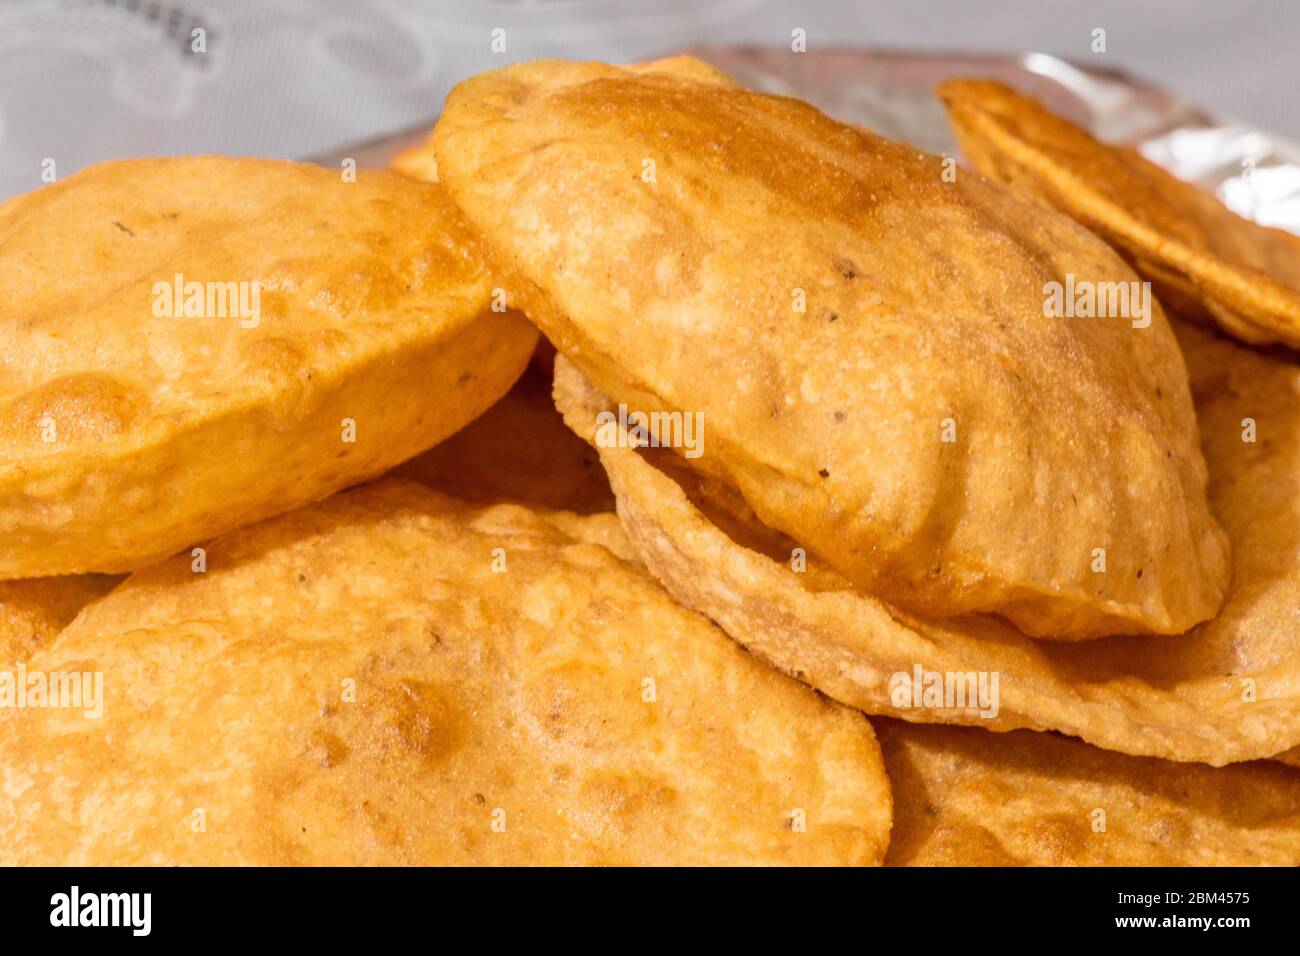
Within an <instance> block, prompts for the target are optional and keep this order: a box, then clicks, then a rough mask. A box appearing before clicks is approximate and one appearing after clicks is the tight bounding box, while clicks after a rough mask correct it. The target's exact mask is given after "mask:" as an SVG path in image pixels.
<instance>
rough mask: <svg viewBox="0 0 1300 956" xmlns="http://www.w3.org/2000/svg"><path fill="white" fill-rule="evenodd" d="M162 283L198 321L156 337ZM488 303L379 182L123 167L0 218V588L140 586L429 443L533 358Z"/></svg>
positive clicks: (435, 228) (450, 211) (309, 170)
mask: <svg viewBox="0 0 1300 956" xmlns="http://www.w3.org/2000/svg"><path fill="white" fill-rule="evenodd" d="M177 276H181V277H182V281H183V282H184V283H191V282H193V283H199V284H201V285H200V286H199V288H201V289H202V290H203V292H204V293H205V295H204V296H203V297H202V298H203V304H202V308H201V310H200V311H203V312H205V313H206V314H207V315H208V316H209V317H195V316H191V317H188V318H176V317H172V314H171V313H170V312H169V311H168V310H167V302H166V299H165V297H164V294H163V292H162V289H161V288H155V283H161V284H163V285H169V286H174V284H175V282H176V277H177ZM225 283H230V284H237V283H246V285H245V286H243V287H242V289H243V292H244V304H245V305H246V306H248V308H246V309H244V310H243V312H241V313H239V314H232V306H231V305H227V309H226V311H227V313H228V315H227V317H219V315H218V312H219V309H220V307H221V305H222V303H221V302H220V301H219V300H218V299H217V297H216V295H215V292H216V291H217V290H218V285H219V284H225ZM254 283H256V284H257V285H256V286H254ZM208 284H212V285H211V287H210V288H211V289H212V290H213V292H214V295H213V298H212V311H208V308H209V307H208V302H207V297H206V293H207V291H208V289H209V285H208ZM255 288H256V289H257V290H258V292H257V299H256V300H254V297H253V296H254V289H255ZM491 288H492V283H491V280H490V278H489V276H488V273H487V270H486V269H485V267H484V265H483V263H482V261H481V259H480V256H479V253H478V251H477V249H476V247H475V246H474V244H473V241H472V238H471V237H470V235H469V233H468V231H467V229H466V226H465V224H464V222H463V220H462V218H461V217H460V215H459V214H458V213H457V212H456V209H455V207H454V206H452V204H451V203H450V202H449V200H448V199H447V197H446V196H445V194H444V193H443V192H442V191H441V190H440V189H439V188H438V187H436V186H431V185H427V184H424V183H418V182H415V181H413V180H410V179H407V178H405V177H400V176H396V175H393V174H390V173H361V174H359V176H358V178H357V181H355V182H344V181H343V180H342V178H341V176H340V175H339V173H338V172H337V171H330V170H325V169H320V168H317V167H314V166H305V165H298V164H294V163H286V162H278V161H270V160H253V159H229V158H223V157H189V158H178V159H143V160H129V161H124V162H115V163H106V164H104V165H101V166H95V167H92V168H90V169H88V170H86V171H84V172H81V173H78V174H77V175H75V176H72V177H71V178H69V179H67V180H64V181H63V182H60V183H58V184H56V185H52V186H48V187H46V188H44V189H41V190H39V191H37V192H34V193H30V194H28V195H25V196H21V197H18V198H17V199H13V200H10V201H9V202H7V203H5V204H3V205H2V206H0V301H2V302H3V303H4V306H3V308H4V315H5V321H4V322H3V323H0V348H2V349H3V352H4V355H5V362H4V363H3V365H2V366H0V578H16V577H35V576H41V575H50V574H58V573H67V572H81V571H121V570H127V569H131V568H135V567H140V566H143V565H145V564H148V563H149V562H151V561H153V560H156V559H158V558H160V557H162V556H165V555H168V554H172V553H174V552H176V551H177V550H178V549H180V548H183V547H185V546H187V545H190V544H192V543H195V542H198V541H201V540H204V539H206V538H209V537H211V536H213V535H216V534H218V533H220V532H223V531H226V530H228V529H230V528H234V527H238V526H240V525H243V524H247V523H249V522H251V521H255V520H257V519H260V518H263V517H266V516H268V515H271V514H275V513H278V512H281V511H285V510H288V509H290V508H294V507H297V506H299V505H301V504H304V503H306V502H309V501H313V500H315V499H317V498H321V497H323V496H325V495H327V494H329V493H330V492H332V491H334V490H336V489H338V488H342V487H344V486H346V485H349V484H353V483H356V482H358V481H361V480H365V479H367V478H371V477H374V476H376V475H378V474H381V473H382V472H383V471H385V470H387V469H388V468H391V467H392V466H393V465H395V464H397V463H398V462H400V461H402V460H404V459H406V458H409V457H411V456H412V455H414V454H416V453H418V452H420V451H422V450H424V449H425V448H428V447H429V446H431V445H433V444H434V443H436V442H438V441H440V440H441V439H443V438H445V437H447V436H448V435H450V434H451V433H452V432H454V431H456V430H457V429H458V428H460V427H461V426H462V425H464V424H465V423H466V422H468V421H470V420H472V419H473V418H474V417H475V416H477V415H478V414H479V413H480V412H482V411H483V410H484V409H486V408H487V407H488V406H489V405H491V404H492V402H493V401H495V400H496V399H497V398H499V397H500V396H501V395H502V394H504V393H505V391H506V390H507V389H508V388H509V387H510V385H511V383H512V382H513V381H514V380H515V378H516V377H517V376H518V375H519V373H520V372H521V371H522V370H523V368H524V365H525V363H526V362H527V360H528V355H529V353H530V352H531V351H532V349H533V344H534V342H535V339H536V332H535V330H534V329H533V328H532V326H530V325H529V324H528V323H527V322H526V321H525V320H524V319H523V318H522V317H521V316H519V315H517V314H515V313H505V314H498V313H493V312H490V311H486V310H488V308H489V305H490V296H491ZM222 291H229V290H228V289H225V288H224V287H223V289H222ZM235 291H236V292H239V291H240V287H239V286H237V285H236V286H235ZM236 298H237V297H236ZM233 301H234V299H231V300H230V302H231V303H233ZM194 304H195V305H196V306H197V305H198V301H197V299H196V300H195V302H194ZM255 304H256V310H255V309H254V305H255ZM155 305H157V306H159V309H158V311H159V312H161V313H162V316H163V317H157V316H156V315H155ZM236 311H237V310H236ZM345 420H346V421H345ZM350 423H351V424H350ZM350 438H355V441H349V440H347V439H350Z"/></svg>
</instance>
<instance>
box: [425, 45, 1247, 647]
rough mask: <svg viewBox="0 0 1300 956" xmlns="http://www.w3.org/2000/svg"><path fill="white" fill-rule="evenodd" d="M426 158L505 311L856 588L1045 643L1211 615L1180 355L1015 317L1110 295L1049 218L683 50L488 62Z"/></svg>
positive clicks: (1218, 546)
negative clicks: (623, 58) (695, 436)
mask: <svg viewBox="0 0 1300 956" xmlns="http://www.w3.org/2000/svg"><path fill="white" fill-rule="evenodd" d="M434 144H435V148H436V152H437V159H438V166H439V172H440V175H441V177H442V180H443V182H444V183H445V184H446V186H447V187H448V190H449V191H450V193H451V194H452V197H453V198H454V199H455V200H456V202H457V203H458V204H459V205H460V207H461V208H462V209H463V210H464V211H465V212H466V214H467V215H468V217H469V219H470V220H471V221H472V222H473V223H474V225H475V226H476V227H477V228H478V230H479V231H480V233H481V234H482V237H483V240H484V244H485V248H486V249H487V250H488V252H489V256H490V258H491V259H492V261H493V267H494V270H495V271H496V272H497V274H499V275H501V276H503V278H502V280H501V281H502V283H503V286H504V287H506V288H508V290H509V295H510V297H511V301H512V302H513V303H515V304H518V305H520V306H521V307H522V308H524V309H525V311H527V312H528V314H529V317H530V318H531V319H533V320H534V321H535V322H536V323H537V324H538V325H539V326H541V328H542V330H543V331H544V332H545V333H546V335H547V337H548V338H550V339H551V340H552V341H553V342H555V344H556V345H557V347H558V348H559V349H560V351H561V352H562V353H564V354H565V355H566V356H567V357H568V358H570V359H571V360H572V361H573V362H574V363H575V364H577V365H578V366H579V367H580V368H581V369H582V370H583V371H584V372H585V373H586V374H587V375H588V376H589V377H590V378H591V380H592V382H593V383H594V384H595V385H596V386H597V387H598V388H600V389H601V390H602V392H604V393H605V394H607V395H609V396H610V398H611V399H613V400H614V401H615V402H616V403H624V404H626V405H627V406H628V407H629V408H630V409H633V410H637V411H641V412H647V413H651V412H656V411H680V412H686V413H688V414H694V413H702V414H703V419H704V430H705V438H704V453H703V455H702V456H701V457H699V458H697V459H696V460H694V461H692V462H691V464H692V466H693V467H696V468H698V469H700V470H702V471H705V472H707V473H708V474H710V475H712V476H714V477H715V478H717V479H719V480H721V481H723V482H725V483H726V484H728V485H730V486H731V487H733V488H736V489H737V490H738V491H739V492H740V493H741V494H742V495H743V497H744V499H745V500H746V501H747V502H748V504H749V505H750V506H752V508H753V510H754V511H755V512H756V513H757V515H758V517H759V518H760V519H761V520H762V521H763V522H764V523H765V524H767V525H768V526H769V527H771V528H773V529H774V530H777V531H780V532H783V533H785V534H788V535H790V536H791V537H793V538H795V539H796V540H798V541H799V542H800V543H801V544H802V545H804V546H805V547H807V548H808V549H809V551H810V552H812V553H815V554H817V555H819V556H820V557H821V558H822V559H824V560H825V561H826V562H827V563H829V564H830V565H831V566H833V567H835V568H836V569H837V570H839V571H840V572H841V573H842V574H844V575H845V576H846V577H847V578H848V579H849V580H851V581H852V582H853V583H854V584H855V585H857V586H858V587H860V588H861V589H863V590H864V591H865V592H867V593H870V594H873V595H876V596H879V597H881V598H884V599H887V600H889V601H891V602H893V603H895V604H897V605H898V606H901V607H906V608H909V609H911V610H912V611H915V612H917V613H924V614H927V615H930V616H944V617H946V616H952V615H956V614H959V613H966V612H972V611H988V612H996V613H998V614H1001V615H1003V616H1004V617H1006V618H1008V619H1010V620H1011V621H1013V622H1014V623H1016V624H1017V625H1018V626H1019V627H1020V628H1022V629H1023V630H1024V631H1025V632H1027V633H1030V634H1032V635H1035V636H1039V637H1044V638H1052V639H1060V640H1073V639H1079V638H1087V637H1095V636H1097V635H1099V634H1104V633H1110V632H1132V631H1157V632H1178V631H1181V630H1183V629H1185V628H1186V627H1188V626H1190V625H1191V624H1193V623H1195V622H1197V621H1201V620H1204V619H1206V618H1208V617H1210V616H1211V615H1212V614H1213V613H1214V612H1215V611H1216V610H1217V608H1218V607H1219V605H1220V603H1221V601H1222V598H1223V594H1224V588H1225V586H1226V583H1227V578H1228V562H1227V553H1226V541H1225V538H1224V536H1223V533H1222V531H1221V530H1220V529H1219V528H1218V526H1217V525H1216V524H1215V523H1214V520H1213V518H1212V517H1211V516H1210V514H1209V513H1208V511H1207V509H1206V504H1205V493H1204V483H1205V471H1204V462H1203V461H1202V458H1201V453H1200V451H1199V449H1198V448H1197V438H1196V423H1195V419H1194V417H1193V413H1192V407H1191V401H1190V399H1189V396H1188V391H1187V381H1186V372H1185V370H1184V368H1183V363H1182V359H1181V358H1180V356H1179V354H1178V347H1177V344H1176V342H1175V341H1174V338H1173V335H1172V334H1171V332H1170V330H1169V326H1168V323H1167V322H1166V320H1165V317H1164V315H1163V313H1162V312H1161V311H1160V308H1159V306H1158V305H1156V304H1154V303H1152V305H1151V308H1150V325H1149V326H1148V327H1145V328H1135V327H1134V321H1135V320H1131V319H1126V318H1119V317H1111V318H1097V319H1080V318H1068V319H1065V318H1051V317H1046V316H1045V315H1044V299H1045V296H1044V287H1045V284H1046V283H1048V282H1053V281H1060V282H1062V283H1064V282H1066V281H1067V280H1068V277H1069V276H1070V275H1074V276H1077V277H1078V278H1080V279H1086V280H1088V281H1093V282H1110V281H1113V282H1130V281H1131V282H1134V283H1136V282H1137V277H1136V276H1135V275H1134V273H1132V272H1131V271H1130V270H1129V268H1128V267H1127V266H1126V265H1125V264H1124V263H1123V262H1122V261H1121V260H1120V259H1119V258H1118V256H1116V255H1115V253H1114V252H1113V251H1112V250H1111V249H1110V248H1109V247H1108V246H1106V244H1105V243H1103V242H1101V241H1100V240H1098V239H1096V238H1095V237H1093V236H1092V235H1090V234H1089V233H1088V232H1087V231H1086V230H1084V229H1081V228H1080V227H1079V226H1077V225H1076V224H1074V223H1072V222H1070V221H1069V220H1068V219H1067V218H1066V217H1063V216H1059V215H1055V214H1052V213H1050V212H1045V211H1044V210H1043V208H1042V207H1041V205H1039V204H1037V203H1034V202H1032V201H1030V200H1028V199H1022V198H1019V197H1017V196H1016V195H1014V194H1013V193H1011V192H1009V191H1008V190H1006V189H1004V188H1003V187H1001V186H998V185H997V184H995V183H992V182H990V181H988V180H986V179H984V178H983V177H981V176H979V175H978V174H973V173H963V174H962V175H960V176H958V177H957V179H956V181H955V182H945V181H944V176H943V172H944V168H943V161H942V160H941V159H940V158H939V157H937V156H929V155H925V154H922V153H919V152H917V150H915V149H914V148H913V147H910V146H907V145H904V144H901V143H895V142H891V141H888V140H884V139H881V138H879V137H877V136H873V135H872V134H870V133H868V132H864V131H861V130H856V129H853V128H851V127H848V126H844V125H842V124H839V123H836V122H834V121H832V120H830V119H828V118H827V117H825V116H823V115H822V114H821V113H818V112H817V111H816V110H814V109H813V108H812V107H810V106H808V105H806V104H803V103H800V102H798V101H796V100H792V99H785V98H781V97H774V96H766V95H761V94H758V93H752V92H749V91H746V90H744V89H742V88H740V87H738V86H736V85H735V84H733V83H731V82H730V81H729V80H726V79H725V78H721V76H720V74H717V73H716V71H712V70H711V69H710V68H706V67H704V66H703V65H702V64H697V63H695V62H694V61H690V60H681V59H678V60H670V61H663V62H659V63H651V64H645V65H642V66H637V67H630V68H618V67H609V66H603V65H600V64H593V63H584V64H574V63H559V62H540V63H532V64H525V65H520V66H513V67H509V68H506V69H503V70H498V71H495V72H492V73H487V74H484V75H482V76H478V77H475V78H473V79H471V80H468V81H466V82H465V83H462V84H461V85H460V86H458V87H457V88H456V89H455V90H454V91H453V92H452V94H451V96H450V97H449V99H448V101H447V107H446V110H445V112H444V114H443V117H442V119H441V121H440V122H439V124H438V126H437V128H436V130H435V133H434ZM1136 321H1137V322H1138V323H1139V324H1141V321H1142V320H1141V319H1137V320H1136ZM948 437H951V438H952V439H953V440H951V441H948V440H946V439H947V438H948ZM1097 549H1104V550H1105V552H1106V561H1107V563H1108V568H1109V573H1107V574H1105V575H1099V574H1096V573H1094V572H1093V570H1092V567H1093V563H1094V562H1095V561H1096V560H1097V556H1096V551H1097Z"/></svg>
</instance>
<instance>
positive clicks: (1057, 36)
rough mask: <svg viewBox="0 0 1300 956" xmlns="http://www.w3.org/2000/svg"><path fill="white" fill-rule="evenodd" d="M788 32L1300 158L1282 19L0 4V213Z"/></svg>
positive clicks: (729, 2) (809, 5)
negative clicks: (966, 69)
mask: <svg viewBox="0 0 1300 956" xmlns="http://www.w3.org/2000/svg"><path fill="white" fill-rule="evenodd" d="M1099 28H1100V29H1103V30H1105V35H1106V49H1105V52H1104V53H1102V52H1094V50H1093V47H1094V45H1095V43H1094V31H1095V30H1097V29H1099ZM795 29H802V30H804V31H805V32H806V36H807V46H808V50H809V51H810V52H814V51H818V50H829V49H831V48H836V47H841V48H842V47H862V48H872V49H893V50H909V51H988V52H999V53H1001V52H1010V53H1026V52H1030V51H1042V52H1046V53H1051V54H1056V55H1058V56H1060V57H1063V58H1067V59H1071V60H1074V61H1076V62H1080V63H1083V64H1087V65H1091V66H1096V67H1102V68H1107V69H1118V70H1123V71H1127V72H1129V73H1131V74H1133V75H1135V76H1137V77H1139V78H1142V79H1145V80H1147V81H1150V82H1152V83H1154V84H1156V85H1158V86H1161V87H1164V88H1166V89H1168V90H1170V91H1171V92H1174V93H1176V94H1177V95H1178V96H1180V97H1182V98H1183V99H1186V100H1189V101H1191V102H1192V103H1194V104H1196V105H1198V106H1200V107H1202V108H1204V109H1205V110H1207V111H1208V112H1209V113H1211V114H1212V115H1215V116H1217V117H1221V118H1227V119H1235V120H1240V121H1242V122H1243V123H1246V124H1250V125H1253V126H1256V127H1259V128H1262V129H1265V130H1270V131H1273V132H1276V133H1279V134H1283V135H1285V136H1288V137H1291V138H1294V139H1300V2H1295V0H1236V2H1224V0H1144V2H1141V3H1138V2H1135V0H1091V2H1066V0H1058V2H1046V0H1000V2H991V0H988V2H976V0H907V2H902V0H898V2H848V0H801V2H797V3H783V2H764V0H713V2H704V3H687V2H684V0H651V2H633V0H459V2H443V0H0V196H7V195H13V194H15V193H19V192H25V191H27V190H29V189H33V188H36V187H37V186H39V185H41V180H40V176H41V162H42V160H43V159H45V158H47V157H52V158H55V159H56V160H57V163H58V176H59V178H63V177H65V176H67V175H69V174H70V173H72V172H74V171H75V170H77V169H79V168H81V167H82V166H85V165H87V164H89V163H92V162H98V161H100V160H105V159H111V158H117V157H123V156H138V155H151V154H152V155H163V154H176V153H200V152H219V153H234V154H249V155H261V156H282V157H293V158H304V157H311V156H316V155H320V154H325V153H330V152H332V151H336V150H338V149H340V148H341V147H344V146H345V145H347V144H352V143H356V142H360V141H364V140H367V139H370V138H372V137H376V136H379V135H381V134H386V133H391V132H394V131H396V130H400V129H403V128H409V127H412V126H414V125H416V124H427V123H429V122H431V121H432V120H433V118H434V117H436V115H437V113H438V110H439V107H440V105H441V103H442V99H443V97H444V96H445V94H446V92H447V90H448V89H449V88H450V86H451V85H452V84H454V83H455V82H457V81H458V80H460V79H462V78H464V77H466V76H468V75H470V74H472V73H476V72H479V71H482V70H485V69H490V68H493V67H496V66H502V65H504V64H506V63H508V62H512V61H516V60H528V59H536V58H538V57H548V56H560V57H568V58H582V59H603V60H610V61H626V60H633V59H641V58H646V57H650V56H656V55H661V54H665V53H671V52H673V51H676V50H678V49H681V48H683V47H686V46H694V45H700V44H710V45H730V44H746V45H759V46H764V47H772V48H774V49H776V50H782V51H787V52H788V51H789V49H790V43H791V33H792V31H793V30H795ZM195 31H200V33H199V34H197V35H198V36H201V37H202V43H201V44H199V45H201V46H202V47H203V49H202V50H196V49H195V48H194V47H195V46H196V44H195V36H196V33H195ZM503 47H504V49H503Z"/></svg>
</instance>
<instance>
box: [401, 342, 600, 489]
mask: <svg viewBox="0 0 1300 956" xmlns="http://www.w3.org/2000/svg"><path fill="white" fill-rule="evenodd" d="M538 355H541V356H543V357H542V358H540V359H539V358H538ZM538 355H535V356H534V358H533V361H532V362H530V363H529V366H528V369H527V370H526V371H525V372H524V374H523V375H522V376H521V377H520V379H519V381H518V382H516V383H515V385H514V387H513V388H512V389H511V390H510V391H509V392H508V393H507V394H506V395H505V397H504V398H502V399H501V400H500V401H499V402H497V403H496V404H495V405H493V406H492V407H491V408H490V409H488V410H487V412H485V413H484V414H483V415H481V416H479V417H478V418H476V419H475V420H474V421H473V422H471V423H470V424H469V425H467V426H466V427H465V428H464V429H462V430H461V431H459V432H457V433H456V434H455V435H453V436H452V437H451V438H449V439H447V441H445V442H442V443H441V444H439V445H437V446H435V447H433V448H430V449H429V450H428V451H426V452H424V453H423V454H421V455H417V456H416V457H415V458H412V459H411V460H410V461H408V462H405V463H403V464H401V465H398V466H397V468H395V469H394V470H393V472H392V474H394V475H397V476H400V477H403V478H410V479H412V480H414V481H419V482H421V483H422V484H426V485H429V486H430V487H431V488H434V489H436V490H439V491H444V492H446V493H448V494H450V495H454V496H455V497H457V498H460V499H461V500H463V501H470V502H474V503H476V504H490V503H494V502H499V501H513V502H516V503H519V504H526V505H533V506H536V507H542V508H553V509H565V510H568V511H574V512H577V513H579V514H595V513H597V512H601V511H613V510H614V494H613V492H611V491H610V490H609V479H608V478H606V477H605V469H603V468H602V467H601V466H600V458H599V456H597V454H596V452H595V450H594V449H592V447H591V446H590V445H588V444H587V443H586V442H584V441H583V440H582V439H581V438H579V437H578V436H577V435H575V434H574V433H573V432H572V431H570V430H569V429H568V428H567V427H565V424H564V419H563V418H561V417H560V413H559V412H557V411H556V410H555V403H554V402H553V401H552V400H551V372H550V371H549V369H548V366H549V365H550V357H551V354H550V353H549V351H543V350H541V349H540V348H539V352H538Z"/></svg>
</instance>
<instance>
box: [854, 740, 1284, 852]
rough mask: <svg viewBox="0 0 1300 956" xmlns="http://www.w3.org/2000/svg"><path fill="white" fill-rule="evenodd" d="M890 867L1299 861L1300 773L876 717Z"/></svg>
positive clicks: (1259, 765) (1266, 766)
mask: <svg viewBox="0 0 1300 956" xmlns="http://www.w3.org/2000/svg"><path fill="white" fill-rule="evenodd" d="M873 726H874V727H875V729H876V733H877V734H878V735H879V736H880V744H881V748H882V749H883V751H884V754H885V769H886V770H887V771H888V772H889V779H890V783H891V784H892V785H893V788H894V806H895V811H894V817H895V819H894V829H893V834H892V836H891V838H890V844H889V854H888V856H887V857H886V863H887V864H889V865H893V866H1255V865H1259V864H1272V865H1277V866H1296V865H1300V771H1296V770H1293V769H1291V768H1287V767H1281V766H1278V765H1276V764H1270V763H1251V764H1241V765H1239V766H1235V767H1225V768H1221V769H1215V768H1212V767H1204V766H1200V765H1197V764H1180V763H1169V762H1167V761H1164V760H1155V759H1152V758H1146V757H1128V756H1125V755H1123V754H1114V753H1107V752H1106V751H1104V750H1097V749H1096V748H1094V747H1089V746H1088V745H1087V744H1082V743H1079V742H1078V741H1075V740H1070V739H1068V738H1065V737H1060V736H1057V735H1056V734H1036V733H1031V732H1029V731H1024V730H1017V731H1013V732H1012V733H1008V734H990V733H986V732H984V731H981V730H978V729H976V728H973V727H938V726H922V725H918V724H906V723H902V722H900V721H895V720H877V721H874V722H873Z"/></svg>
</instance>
